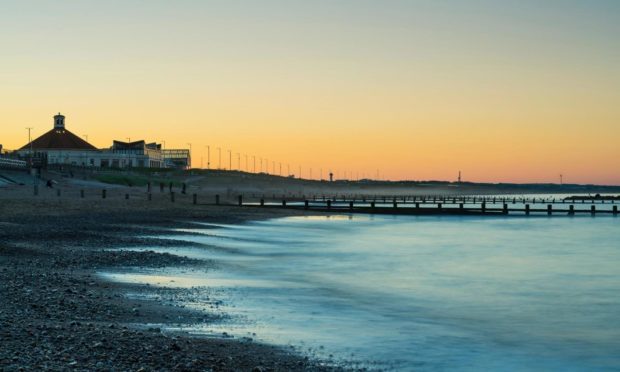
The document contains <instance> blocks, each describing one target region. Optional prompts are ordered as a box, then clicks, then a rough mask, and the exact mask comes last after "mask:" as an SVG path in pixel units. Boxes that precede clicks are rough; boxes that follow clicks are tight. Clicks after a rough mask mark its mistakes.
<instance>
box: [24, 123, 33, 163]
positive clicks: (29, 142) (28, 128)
mask: <svg viewBox="0 0 620 372" xmlns="http://www.w3.org/2000/svg"><path fill="white" fill-rule="evenodd" d="M26 129H27V130H28V144H29V145H30V154H29V158H30V159H29V161H30V168H32V136H31V135H30V134H31V131H32V130H33V129H34V128H33V127H27V128H26Z"/></svg>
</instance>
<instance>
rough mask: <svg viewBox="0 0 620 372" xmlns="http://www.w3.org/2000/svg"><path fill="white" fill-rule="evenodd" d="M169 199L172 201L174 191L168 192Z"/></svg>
mask: <svg viewBox="0 0 620 372" xmlns="http://www.w3.org/2000/svg"><path fill="white" fill-rule="evenodd" d="M170 201H171V202H173V203H174V191H171V192H170Z"/></svg>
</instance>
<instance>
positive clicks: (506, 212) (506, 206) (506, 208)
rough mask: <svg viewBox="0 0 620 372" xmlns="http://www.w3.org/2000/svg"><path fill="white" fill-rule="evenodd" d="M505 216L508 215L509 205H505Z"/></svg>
mask: <svg viewBox="0 0 620 372" xmlns="http://www.w3.org/2000/svg"><path fill="white" fill-rule="evenodd" d="M504 214H508V204H506V203H504Z"/></svg>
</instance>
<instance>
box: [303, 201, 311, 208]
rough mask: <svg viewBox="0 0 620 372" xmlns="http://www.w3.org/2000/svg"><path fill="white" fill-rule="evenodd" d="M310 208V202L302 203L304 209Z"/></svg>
mask: <svg viewBox="0 0 620 372" xmlns="http://www.w3.org/2000/svg"><path fill="white" fill-rule="evenodd" d="M308 208H310V202H309V201H308V200H305V201H304V209H308Z"/></svg>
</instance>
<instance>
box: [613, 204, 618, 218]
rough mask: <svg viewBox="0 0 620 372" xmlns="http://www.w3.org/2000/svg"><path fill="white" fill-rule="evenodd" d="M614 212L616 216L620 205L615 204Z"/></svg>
mask: <svg viewBox="0 0 620 372" xmlns="http://www.w3.org/2000/svg"><path fill="white" fill-rule="evenodd" d="M613 212H614V216H615V215H617V214H618V206H617V205H614V208H613Z"/></svg>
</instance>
